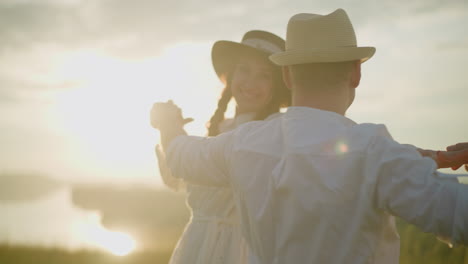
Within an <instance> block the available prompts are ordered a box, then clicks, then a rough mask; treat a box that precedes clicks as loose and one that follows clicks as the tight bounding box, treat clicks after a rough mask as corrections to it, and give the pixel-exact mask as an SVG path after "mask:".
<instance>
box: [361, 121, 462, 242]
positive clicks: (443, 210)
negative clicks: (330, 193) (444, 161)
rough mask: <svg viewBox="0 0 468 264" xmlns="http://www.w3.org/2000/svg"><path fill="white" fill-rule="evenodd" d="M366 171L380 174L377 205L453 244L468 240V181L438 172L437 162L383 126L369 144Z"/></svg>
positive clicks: (377, 186) (376, 191) (376, 194)
mask: <svg viewBox="0 0 468 264" xmlns="http://www.w3.org/2000/svg"><path fill="white" fill-rule="evenodd" d="M369 151H370V153H368V155H367V157H369V158H368V160H367V161H366V165H365V167H366V173H370V174H374V175H377V182H376V190H375V198H376V203H377V207H378V208H380V209H382V210H385V211H387V212H390V213H391V214H393V215H396V216H398V217H400V218H402V219H403V220H405V221H407V222H409V223H411V224H414V225H416V226H418V227H419V228H421V229H422V230H423V231H424V232H429V233H433V234H435V235H437V236H439V237H442V238H444V240H445V241H446V242H448V243H450V244H464V245H467V244H468V185H464V184H460V183H458V181H453V180H452V179H445V178H442V177H440V176H439V175H438V173H437V164H436V163H435V162H434V161H433V160H432V159H430V158H425V157H422V156H421V155H420V154H419V153H418V152H417V150H416V149H415V148H414V147H411V146H405V145H401V144H399V143H397V142H395V141H394V140H393V139H392V138H391V137H390V135H389V134H388V132H387V130H386V129H382V130H381V131H380V133H379V134H378V135H377V136H376V137H375V140H374V141H373V142H372V143H371V145H370V146H369Z"/></svg>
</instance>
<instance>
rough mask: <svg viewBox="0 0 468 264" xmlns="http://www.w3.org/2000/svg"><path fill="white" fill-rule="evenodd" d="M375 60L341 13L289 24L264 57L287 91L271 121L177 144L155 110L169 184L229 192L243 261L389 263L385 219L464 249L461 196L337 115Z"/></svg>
mask: <svg viewBox="0 0 468 264" xmlns="http://www.w3.org/2000/svg"><path fill="white" fill-rule="evenodd" d="M374 52H375V49H374V48H372V47H357V46H356V38H355V34H354V30H353V27H352V25H351V22H350V21H349V18H348V16H347V14H346V12H345V11H344V10H342V9H338V10H336V11H335V12H333V13H331V14H329V15H325V16H322V15H316V14H298V15H295V16H293V17H292V18H291V20H290V21H289V24H288V31H287V40H286V51H285V52H282V53H278V54H274V55H272V56H271V57H270V59H271V60H272V61H273V62H275V63H277V64H278V65H282V66H283V76H284V79H285V82H286V85H287V86H288V88H289V89H291V92H292V104H293V107H290V108H288V110H287V112H286V113H284V114H283V115H282V116H280V117H277V118H274V119H272V120H269V121H258V122H251V123H249V124H246V125H244V126H242V127H240V128H238V129H237V130H235V131H233V132H230V133H226V134H223V135H221V136H218V137H215V138H208V139H206V138H200V137H189V136H179V135H184V134H185V132H184V130H183V128H182V126H183V124H184V121H183V118H182V115H181V112H180V109H178V108H177V107H176V106H174V105H173V104H172V103H165V104H164V103H159V104H155V106H154V108H153V111H152V122H153V126H155V127H157V128H159V129H160V130H161V137H162V144H163V146H164V147H165V148H166V151H167V155H168V162H169V166H170V167H171V169H172V171H173V173H174V175H176V176H178V177H181V178H183V179H185V180H187V181H191V182H194V183H198V184H206V185H227V186H230V187H231V188H232V189H233V191H234V193H235V198H236V202H237V206H238V208H239V212H240V215H241V223H242V228H243V235H244V236H245V238H246V240H247V242H248V244H249V247H250V249H251V251H252V254H253V255H252V258H251V263H268V264H270V263H398V259H399V247H400V245H399V237H398V234H397V231H396V228H395V223H394V216H393V215H396V216H399V217H401V218H402V219H405V220H406V221H408V222H410V223H412V224H415V225H417V226H419V227H420V228H421V229H423V230H424V231H426V232H432V233H435V234H437V235H439V236H441V237H443V238H445V239H447V240H449V241H450V242H451V243H455V244H468V187H467V186H465V185H462V184H458V183H457V182H452V181H448V180H445V179H442V178H441V177H439V175H438V173H437V171H436V169H437V163H436V162H434V160H433V159H430V158H427V157H422V156H421V155H420V154H419V153H418V151H417V149H416V148H414V147H412V146H408V145H401V144H399V143H397V142H395V141H394V140H393V139H392V138H391V136H390V135H389V133H388V132H387V130H386V128H385V126H383V125H375V124H356V123H355V122H353V121H352V120H350V119H348V118H346V117H345V116H344V115H345V113H346V110H347V109H348V107H349V106H350V105H351V104H352V102H353V100H354V96H355V89H356V88H357V87H358V85H359V81H360V77H361V63H362V62H364V61H366V60H367V59H369V58H371V57H372V55H373V54H374ZM176 137H177V138H176ZM444 164H445V165H448V166H456V165H457V164H454V163H450V162H448V163H447V162H445V163H444Z"/></svg>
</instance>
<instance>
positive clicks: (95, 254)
mask: <svg viewBox="0 0 468 264" xmlns="http://www.w3.org/2000/svg"><path fill="white" fill-rule="evenodd" d="M398 229H399V231H400V235H401V255H400V263H401V264H418V263H420V264H436V263H437V264H468V248H466V247H457V248H449V247H448V246H447V245H446V244H444V243H442V242H440V241H438V240H437V239H436V238H435V237H434V236H433V235H430V234H426V233H422V232H421V231H419V230H418V229H417V228H416V227H414V226H411V225H408V224H406V223H404V222H402V221H398ZM173 240H175V239H173ZM170 254H171V250H162V251H146V252H136V253H133V254H130V255H128V256H124V257H117V256H112V255H110V254H108V253H105V252H99V251H84V250H83V251H75V252H69V251H66V250H62V249H51V248H37V247H35V248H33V247H20V246H8V245H3V246H0V263H1V264H111V263H116V264H147V263H148V264H149V263H151V264H158V263H167V262H168V260H169V258H170Z"/></svg>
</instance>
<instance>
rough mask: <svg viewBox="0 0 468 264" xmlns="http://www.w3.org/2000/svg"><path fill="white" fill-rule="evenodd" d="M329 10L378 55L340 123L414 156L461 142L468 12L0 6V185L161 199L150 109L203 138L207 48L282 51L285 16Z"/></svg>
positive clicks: (462, 7) (281, 0)
mask: <svg viewBox="0 0 468 264" xmlns="http://www.w3.org/2000/svg"><path fill="white" fill-rule="evenodd" d="M337 8H343V9H345V10H346V11H347V13H348V15H349V17H350V19H351V21H352V22H353V25H354V28H355V31H356V35H357V40H358V45H360V46H374V47H376V49H377V51H376V54H375V55H374V57H373V58H372V59H371V60H369V61H368V62H365V63H364V64H363V66H362V80H361V84H360V86H359V87H358V90H357V98H356V100H355V102H354V104H353V105H352V106H351V108H350V109H349V111H348V114H347V116H348V117H349V118H351V119H353V120H355V121H356V122H358V123H364V122H372V123H383V124H386V125H387V127H388V129H389V131H390V133H391V134H392V135H393V137H394V138H395V139H396V140H397V141H399V142H401V143H411V144H414V145H416V146H419V147H422V148H432V149H443V148H445V147H446V146H448V145H450V144H453V143H457V142H463V141H468V117H467V115H466V110H467V100H468V78H467V73H468V72H467V67H466V61H468V34H466V25H468V2H467V1H466V0H449V1H437V0H416V1H403V0H383V1H372V0H363V1H359V2H357V1H339V0H331V1H329V0H327V1H325V0H321V1H303V0H299V1H286V0H272V1H250V0H249V1H247V0H241V1H214V0H208V1H189V0H181V1H158V0H156V1H150V0H138V1H126V0H100V1H97V0H96V1H84V0H41V1H38V0H36V1H35V0H3V1H1V2H0V40H1V41H0V173H2V172H3V173H30V174H37V175H46V176H48V177H53V178H56V179H60V180H61V181H65V182H92V183H96V182H113V183H127V182H132V183H145V184H146V183H147V184H153V185H155V186H161V180H160V179H159V177H158V176H159V175H158V171H157V165H156V162H155V155H154V145H155V144H156V143H158V140H159V139H158V135H159V134H158V133H157V132H156V131H154V130H153V129H152V128H151V127H150V125H149V109H150V108H151V105H152V103H154V102H156V101H165V100H168V99H173V100H174V102H175V103H176V104H178V105H179V106H180V107H181V108H182V109H183V112H184V114H185V115H187V116H190V117H193V118H194V119H195V121H194V122H192V123H191V124H189V125H187V127H186V128H187V130H188V132H189V133H191V134H195V135H204V134H205V123H206V122H207V120H209V118H210V116H211V114H212V113H213V112H214V110H215V108H216V103H217V99H218V96H219V95H220V92H221V90H222V84H221V83H220V82H219V80H217V77H216V75H215V73H214V71H213V69H212V65H211V58H210V54H211V47H212V45H213V43H214V42H215V41H217V40H232V41H240V39H241V38H242V35H243V34H244V33H245V32H247V31H249V30H252V29H261V30H267V31H270V32H273V33H275V34H277V35H279V36H281V37H285V35H286V25H287V21H288V20H289V18H290V17H291V16H293V15H294V14H296V13H318V14H327V13H330V12H333V11H334V10H335V9H337Z"/></svg>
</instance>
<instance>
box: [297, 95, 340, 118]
mask: <svg viewBox="0 0 468 264" xmlns="http://www.w3.org/2000/svg"><path fill="white" fill-rule="evenodd" d="M292 106H305V107H311V108H316V109H320V110H325V111H330V112H335V113H337V114H340V115H343V116H344V115H345V113H346V110H347V109H348V99H347V97H346V96H345V94H343V93H336V94H331V93H306V92H296V93H293V96H292Z"/></svg>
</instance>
